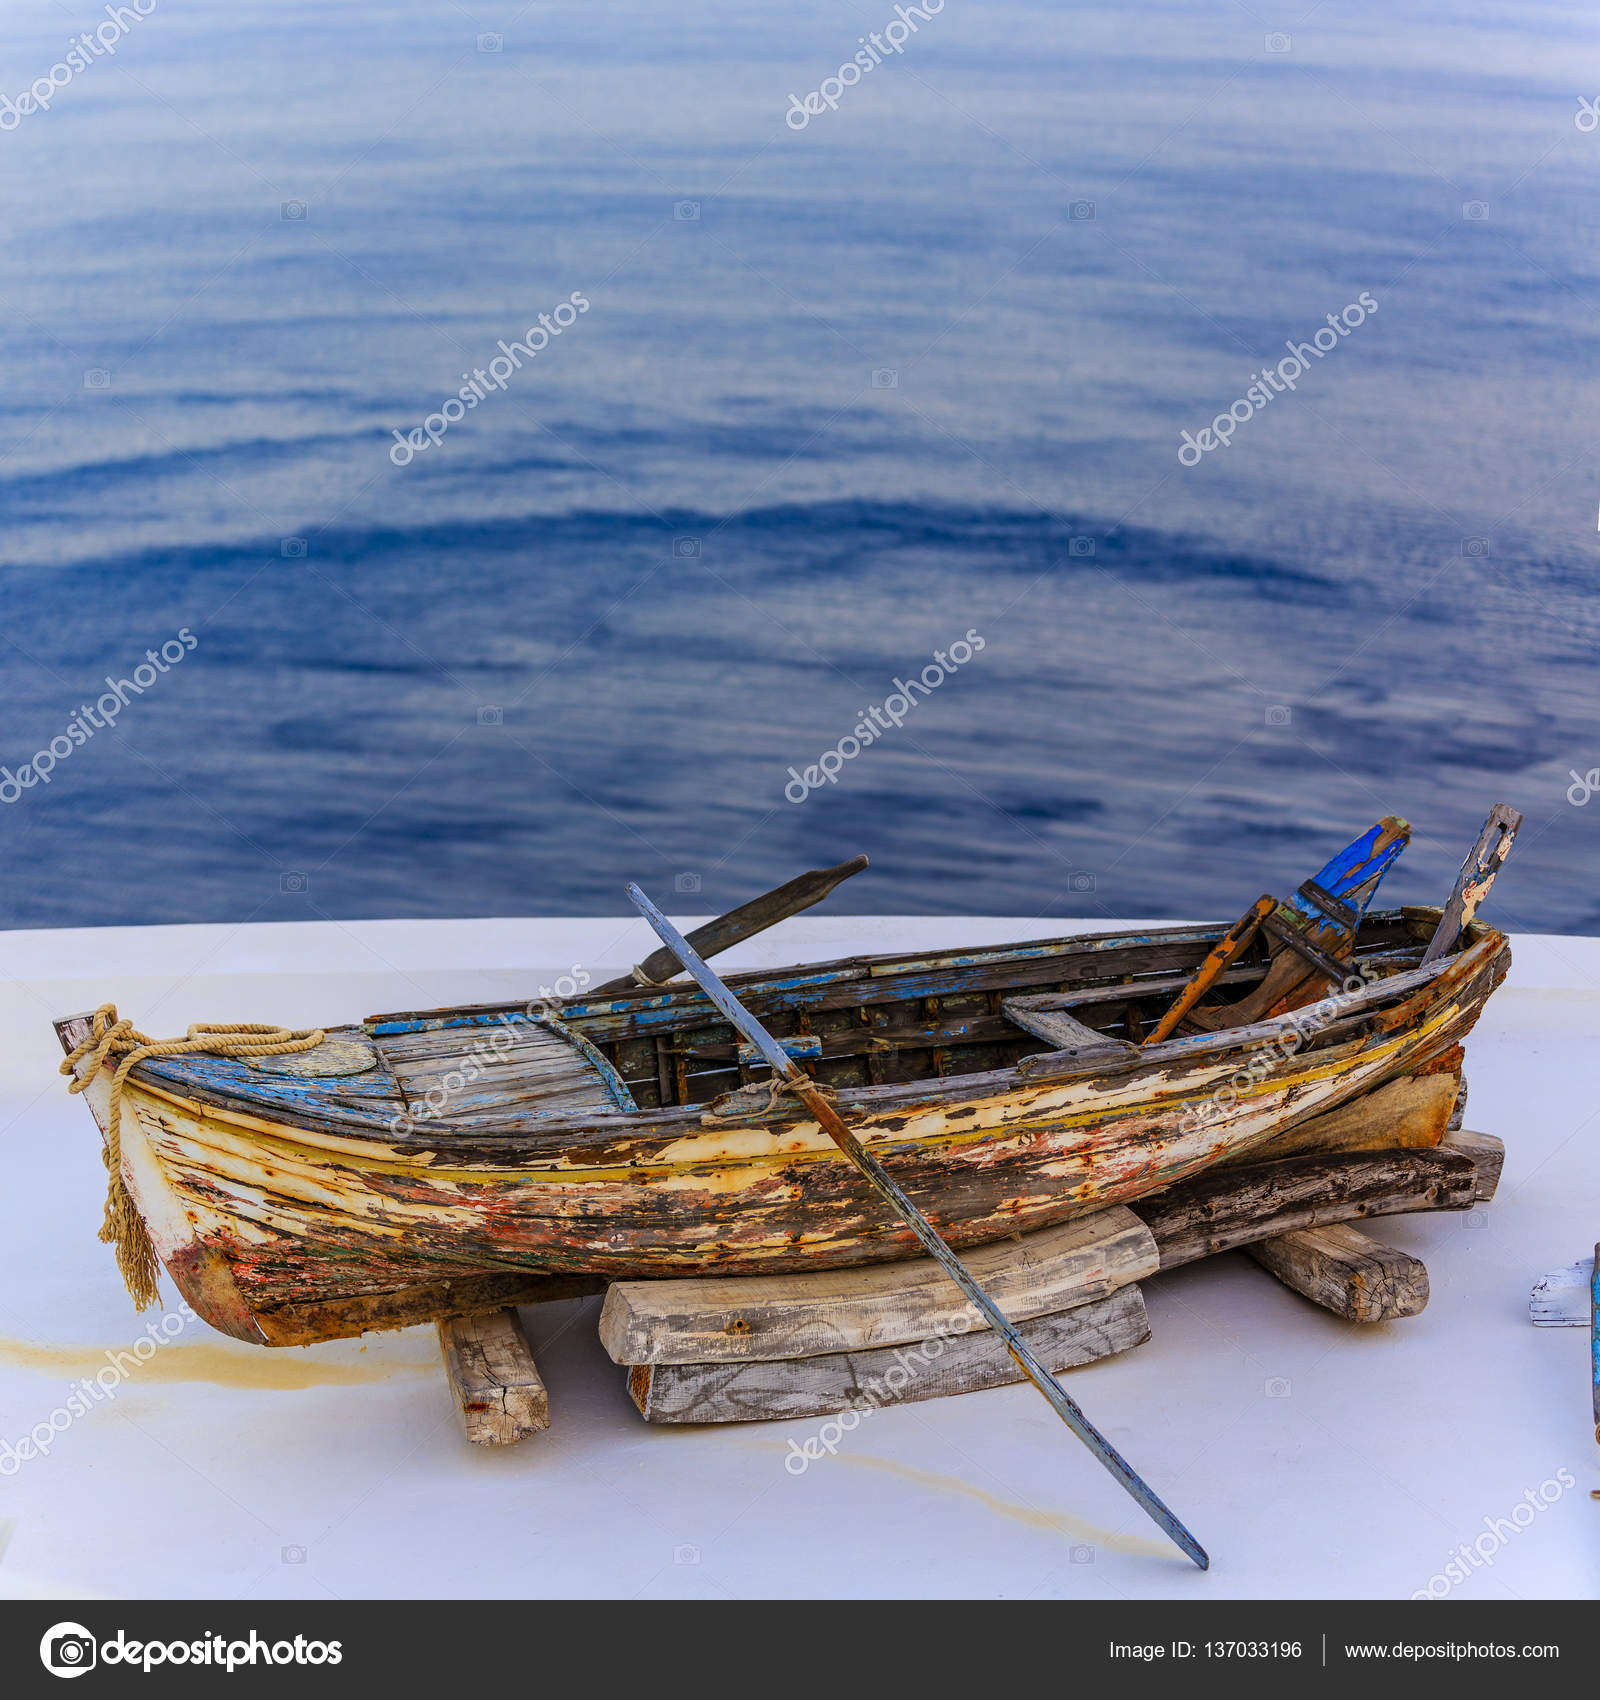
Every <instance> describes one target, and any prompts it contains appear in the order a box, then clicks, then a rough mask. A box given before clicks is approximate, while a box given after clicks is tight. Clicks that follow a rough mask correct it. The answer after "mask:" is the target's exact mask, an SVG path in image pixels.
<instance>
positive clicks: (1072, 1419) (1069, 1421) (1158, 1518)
mask: <svg viewBox="0 0 1600 1700" xmlns="http://www.w3.org/2000/svg"><path fill="white" fill-rule="evenodd" d="M628 897H629V899H630V900H631V902H632V903H633V905H634V907H635V908H636V909H637V910H638V911H639V913H640V914H641V915H643V916H644V918H645V919H646V920H647V921H648V922H649V923H650V925H651V926H652V927H653V928H654V929H655V931H656V935H657V937H658V938H660V940H661V942H662V943H663V944H665V945H666V946H667V947H668V948H669V949H670V950H671V951H672V953H673V955H675V956H676V957H677V959H678V960H679V962H681V963H682V964H683V966H684V968H685V969H686V970H687V971H688V972H689V973H690V974H692V975H693V976H694V978H695V980H696V981H698V982H699V985H700V988H701V990H702V991H703V992H704V993H705V994H706V996H707V997H708V998H710V999H711V1001H712V1003H714V1004H715V1005H716V1006H717V1008H718V1009H719V1010H721V1011H722V1013H723V1014H724V1015H725V1016H727V1018H728V1020H729V1021H730V1022H732V1023H733V1025H734V1026H735V1027H736V1028H737V1029H738V1030H739V1031H740V1032H741V1033H743V1034H744V1036H745V1038H747V1039H748V1040H749V1041H750V1043H751V1044H752V1045H754V1046H755V1048H756V1049H757V1050H758V1051H759V1052H760V1053H761V1055H762V1057H763V1058H764V1059H765V1060H766V1062H767V1063H768V1065H769V1066H770V1067H771V1069H772V1070H773V1072H774V1073H775V1074H778V1075H781V1076H782V1077H783V1078H784V1079H785V1080H787V1081H789V1082H790V1083H791V1085H793V1087H794V1088H795V1090H796V1091H797V1092H798V1093H799V1095H800V1096H801V1097H802V1098H803V1099H804V1100H805V1103H806V1106H807V1108H809V1109H810V1111H811V1113H812V1114H813V1115H814V1116H816V1118H817V1120H818V1121H819V1122H820V1123H821V1125H822V1128H823V1130H824V1132H826V1133H827V1135H828V1137H829V1138H830V1139H832V1140H833V1142H834V1143H835V1144H836V1145H837V1146H838V1147H839V1149H840V1150H841V1151H843V1152H844V1154H845V1156H847V1157H848V1158H849V1159H850V1161H851V1162H852V1163H854V1164H855V1166H856V1167H857V1168H858V1169H859V1170H860V1171H861V1173H862V1174H863V1175H864V1176H865V1177H866V1179H867V1183H868V1184H869V1185H870V1186H871V1187H872V1189H873V1191H874V1192H876V1193H877V1194H878V1196H879V1197H880V1198H882V1199H883V1200H884V1202H885V1203H886V1204H888V1205H889V1206H890V1207H891V1208H892V1209H893V1210H894V1211H895V1212H896V1213H897V1214H898V1215H899V1216H900V1217H901V1219H902V1220H903V1221H904V1222H905V1224H906V1226H907V1227H908V1228H910V1230H911V1231H912V1233H913V1234H915V1235H916V1237H917V1239H918V1241H919V1242H920V1243H921V1245H922V1247H923V1249H924V1250H925V1251H926V1252H927V1253H928V1255H929V1256H930V1257H932V1258H933V1259H934V1260H935V1261H936V1262H937V1263H938V1264H939V1267H940V1268H941V1269H943V1270H944V1272H945V1274H947V1275H948V1276H949V1277H950V1279H951V1280H952V1281H954V1282H955V1284H956V1286H957V1287H959V1288H960V1289H961V1291H962V1292H963V1293H964V1294H965V1295H966V1297H967V1299H968V1300H969V1301H970V1302H971V1304H972V1306H973V1308H974V1309H976V1310H977V1311H978V1312H979V1313H980V1314H981V1315H982V1316H983V1318H984V1320H985V1321H986V1322H987V1323H988V1324H989V1326H990V1327H991V1328H992V1329H993V1330H994V1331H995V1333H996V1334H997V1335H999V1337H1000V1338H1001V1340H1003V1341H1004V1342H1005V1346H1006V1350H1007V1351H1008V1352H1010V1354H1011V1356H1012V1358H1013V1359H1014V1360H1015V1361H1016V1363H1017V1366H1018V1367H1019V1368H1020V1369H1021V1370H1022V1372H1023V1374H1024V1375H1026V1376H1027V1378H1028V1379H1029V1380H1030V1381H1031V1382H1032V1383H1033V1384H1034V1386H1035V1387H1037V1388H1038V1389H1039V1391H1040V1392H1041V1393H1042V1394H1043V1395H1044V1396H1045V1398H1046V1399H1047V1400H1048V1401H1049V1403H1050V1406H1051V1408H1052V1409H1053V1410H1054V1411H1055V1413H1056V1415H1057V1416H1058V1417H1060V1418H1061V1420H1062V1422H1064V1423H1065V1424H1066V1425H1067V1427H1068V1428H1070V1429H1071V1430H1072V1432H1073V1433H1074V1434H1075V1435H1077V1437H1078V1438H1079V1439H1080V1440H1081V1441H1082V1442H1083V1443H1084V1445H1085V1446H1087V1447H1088V1448H1089V1450H1090V1451H1091V1452H1092V1453H1093V1454H1094V1455H1095V1457H1096V1458H1098V1459H1099V1460H1100V1462H1101V1463H1102V1464H1103V1465H1105V1467H1106V1469H1108V1470H1109V1471H1110V1472H1111V1474H1112V1475H1113V1476H1115V1477H1116V1479H1117V1480H1118V1481H1119V1482H1120V1483H1121V1484H1122V1486H1123V1487H1124V1488H1125V1489H1126V1490H1127V1492H1128V1493H1130V1494H1131V1495H1132V1496H1133V1498H1134V1499H1136V1500H1137V1501H1138V1502H1139V1504H1140V1505H1141V1506H1142V1507H1143V1508H1144V1510H1145V1511H1146V1512H1147V1513H1148V1514H1149V1516H1150V1517H1151V1518H1153V1519H1154V1521H1155V1522H1156V1523H1157V1524H1158V1525H1159V1526H1160V1528H1161V1529H1162V1530H1163V1531H1164V1532H1165V1533H1166V1534H1167V1535H1168V1537H1169V1538H1170V1539H1171V1540H1172V1541H1173V1542H1174V1543H1175V1544H1176V1545H1177V1546H1179V1547H1180V1548H1181V1549H1182V1550H1183V1551H1184V1552H1185V1553H1186V1554H1187V1555H1188V1556H1189V1557H1190V1558H1191V1559H1193V1560H1194V1562H1195V1563H1196V1564H1197V1565H1199V1567H1200V1568H1201V1569H1202V1570H1207V1569H1209V1568H1210V1565H1211V1560H1210V1559H1209V1558H1208V1557H1207V1556H1206V1551H1205V1548H1204V1547H1202V1546H1201V1545H1200V1543H1199V1542H1198V1541H1197V1540H1196V1539H1195V1538H1194V1536H1193V1535H1191V1534H1190V1533H1189V1531H1188V1530H1187V1529H1186V1528H1185V1527H1184V1526H1183V1524H1182V1523H1180V1522H1179V1521H1178V1519H1177V1517H1176V1516H1175V1515H1174V1514H1173V1512H1172V1511H1171V1510H1170V1509H1169V1508H1168V1507H1167V1506H1166V1505H1165V1504H1164V1503H1163V1502H1162V1501H1161V1499H1160V1498H1159V1497H1158V1496H1157V1495H1156V1494H1155V1492H1154V1491H1153V1490H1152V1489H1151V1488H1150V1487H1148V1486H1147V1485H1146V1484H1145V1482H1144V1481H1143V1480H1142V1479H1141V1478H1140V1476H1139V1475H1138V1473H1137V1472H1136V1471H1135V1470H1134V1469H1133V1467H1132V1465H1130V1464H1129V1463H1128V1461H1127V1460H1126V1459H1125V1458H1124V1457H1123V1456H1122V1454H1121V1453H1119V1452H1118V1451H1117V1449H1116V1448H1115V1447H1114V1446H1113V1445H1112V1444H1111V1442H1110V1441H1109V1440H1107V1439H1106V1438H1105V1436H1104V1435H1103V1434H1101V1433H1100V1431H1099V1430H1098V1429H1097V1428H1095V1426H1094V1424H1093V1423H1091V1422H1090V1421H1089V1419H1088V1418H1087V1417H1086V1416H1085V1415H1084V1414H1083V1412H1082V1411H1081V1410H1080V1409H1079V1407H1078V1405H1077V1404H1076V1403H1075V1402H1074V1401H1073V1400H1072V1399H1070V1398H1069V1397H1068V1396H1067V1394H1066V1393H1065V1392H1064V1391H1063V1390H1062V1388H1061V1384H1060V1383H1059V1382H1058V1381H1057V1380H1056V1378H1055V1377H1054V1376H1053V1375H1052V1374H1051V1373H1050V1371H1049V1370H1047V1369H1046V1368H1045V1367H1044V1365H1043V1364H1041V1363H1040V1362H1039V1360H1038V1359H1037V1358H1036V1357H1035V1356H1034V1355H1033V1353H1032V1352H1031V1351H1030V1350H1029V1348H1028V1346H1027V1344H1026V1343H1025V1342H1024V1340H1023V1338H1022V1336H1021V1335H1020V1334H1019V1333H1018V1332H1017V1330H1016V1328H1015V1327H1014V1326H1013V1325H1012V1323H1011V1320H1010V1318H1009V1317H1007V1316H1006V1314H1005V1312H1004V1311H1002V1310H1001V1309H1000V1307H999V1305H997V1304H996V1303H995V1302H994V1300H993V1299H992V1298H990V1297H989V1295H988V1294H987V1293H986V1292H985V1291H984V1290H983V1288H982V1287H981V1286H980V1285H979V1284H978V1282H977V1280H976V1279H975V1278H974V1276H973V1274H972V1271H971V1270H969V1269H968V1268H967V1266H966V1265H965V1264H964V1263H963V1262H962V1261H961V1259H960V1258H959V1257H957V1256H956V1254H955V1253H954V1252H953V1251H952V1250H951V1249H950V1247H949V1246H947V1245H946V1244H945V1242H944V1240H943V1239H941V1238H940V1236H939V1233H938V1230H937V1229H936V1228H935V1227H934V1226H933V1224H932V1223H931V1222H930V1221H929V1220H928V1219H927V1217H926V1216H924V1215H923V1213H922V1212H921V1211H920V1210H919V1209H918V1208H917V1206H916V1205H915V1204H913V1203H912V1202H911V1200H910V1199H909V1198H907V1197H906V1195H905V1193H904V1192H903V1191H901V1189H900V1186H899V1184H898V1183H897V1182H896V1181H895V1180H894V1179H893V1177H892V1176H891V1175H890V1174H889V1172H888V1171H887V1170H886V1169H885V1168H884V1167H883V1165H882V1164H881V1163H880V1162H879V1161H878V1160H877V1158H876V1157H874V1156H873V1155H872V1154H871V1153H870V1152H869V1151H868V1150H867V1149H866V1147H865V1146H864V1145H862V1143H861V1141H860V1140H859V1139H857V1138H856V1136H855V1135H854V1134H853V1133H852V1132H851V1131H850V1129H849V1128H848V1127H846V1126H845V1124H844V1122H843V1121H842V1120H841V1119H840V1117H839V1114H838V1112H837V1111H836V1110H835V1109H834V1108H833V1106H832V1105H831V1104H830V1103H829V1102H828V1100H827V1099H826V1098H825V1097H823V1095H822V1094H821V1092H819V1091H818V1089H817V1086H816V1083H815V1082H814V1081H813V1080H812V1079H811V1078H810V1076H809V1075H807V1074H805V1073H804V1072H803V1071H802V1070H801V1069H799V1068H798V1067H797V1066H796V1065H795V1063H794V1062H793V1061H792V1059H791V1058H790V1057H789V1056H788V1055H787V1054H786V1053H785V1052H784V1051H783V1049H782V1047H781V1046H779V1044H778V1043H777V1041H776V1040H775V1039H774V1038H773V1037H772V1035H771V1034H770V1033H768V1032H767V1030H766V1029H765V1028H764V1027H763V1026H762V1025H761V1023H760V1022H759V1021H757V1020H756V1018H755V1017H754V1016H753V1015H751V1014H750V1012H749V1011H748V1010H747V1009H746V1008H745V1007H744V1005H743V1004H741V1003H740V1002H739V1000H738V999H737V998H736V997H735V996H734V995H733V993H732V992H730V991H729V990H728V988H727V987H726V986H725V985H723V983H722V981H721V980H720V979H719V978H718V977H717V975H716V973H715V972H714V971H713V970H712V969H711V968H710V967H708V966H707V965H706V963H705V962H703V961H702V960H701V959H700V957H699V956H698V955H697V954H696V953H695V950H694V948H693V947H692V946H691V945H690V944H689V942H688V941H687V940H686V939H685V938H684V937H683V935H682V934H681V933H680V932H679V931H678V929H677V928H676V927H674V926H673V924H672V923H671V922H670V921H669V920H668V919H667V918H666V916H665V915H663V914H662V913H661V911H660V910H659V909H657V908H656V906H655V904H653V903H652V902H651V901H650V899H649V898H648V897H646V896H645V894H644V893H643V892H642V891H641V890H640V889H639V887H638V886H636V885H630V886H629V887H628Z"/></svg>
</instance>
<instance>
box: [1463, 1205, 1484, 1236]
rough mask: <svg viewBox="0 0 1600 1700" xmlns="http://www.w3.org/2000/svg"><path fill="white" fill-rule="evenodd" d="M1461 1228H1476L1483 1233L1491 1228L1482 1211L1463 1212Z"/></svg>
mask: <svg viewBox="0 0 1600 1700" xmlns="http://www.w3.org/2000/svg"><path fill="white" fill-rule="evenodd" d="M1461 1226H1462V1227H1463V1228H1474V1229H1476V1230H1477V1231H1478V1232H1479V1233H1481V1232H1482V1231H1483V1230H1484V1229H1485V1228H1487V1227H1488V1226H1489V1218H1488V1216H1487V1215H1486V1214H1485V1213H1484V1212H1483V1211H1482V1210H1466V1211H1463V1212H1462V1216H1461Z"/></svg>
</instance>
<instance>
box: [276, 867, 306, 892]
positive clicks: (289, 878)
mask: <svg viewBox="0 0 1600 1700" xmlns="http://www.w3.org/2000/svg"><path fill="white" fill-rule="evenodd" d="M310 884H311V881H310V880H308V879H307V878H306V876H305V875H304V874H302V873H299V872H297V871H296V870H294V869H293V868H291V869H290V870H289V872H288V873H286V874H279V875H278V890H279V891H281V892H282V893H283V894H284V895H285V896H286V897H295V896H297V895H298V894H299V893H301V892H303V891H305V890H306V889H307V887H309V886H310Z"/></svg>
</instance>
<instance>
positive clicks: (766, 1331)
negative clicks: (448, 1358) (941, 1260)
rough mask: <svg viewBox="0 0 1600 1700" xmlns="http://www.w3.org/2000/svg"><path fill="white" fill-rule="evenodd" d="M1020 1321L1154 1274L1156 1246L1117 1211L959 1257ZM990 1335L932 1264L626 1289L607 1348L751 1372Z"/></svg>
mask: <svg viewBox="0 0 1600 1700" xmlns="http://www.w3.org/2000/svg"><path fill="white" fill-rule="evenodd" d="M961 1261H962V1262H963V1263H965V1264H966V1266H967V1268H968V1269H970V1270H971V1271H972V1273H973V1274H974V1275H975V1276H976V1277H977V1279H978V1280H979V1281H980V1282H981V1283H982V1284H983V1285H984V1286H985V1287H986V1288H987V1289H988V1291H989V1294H990V1296H991V1297H992V1298H993V1299H994V1300H995V1302H996V1303H997V1304H998V1305H999V1306H1000V1307H1001V1309H1002V1310H1003V1311H1004V1312H1005V1313H1006V1315H1007V1316H1008V1317H1010V1318H1011V1319H1012V1320H1013V1321H1020V1320H1021V1319H1022V1318H1024V1317H1032V1316H1043V1315H1046V1314H1048V1313H1051V1312H1054V1311H1062V1310H1068V1309H1071V1308H1072V1307H1074V1306H1076V1305H1079V1304H1083V1303H1085V1302H1087V1301H1088V1300H1091V1299H1096V1298H1101V1297H1103V1296H1104V1295H1105V1294H1107V1293H1110V1292H1113V1291H1115V1290H1116V1289H1117V1288H1119V1287H1125V1286H1129V1285H1131V1284H1132V1283H1133V1282H1135V1281H1138V1280H1140V1279H1141V1278H1142V1277H1144V1276H1146V1275H1152V1274H1154V1273H1155V1271H1156V1269H1157V1267H1158V1266H1159V1256H1158V1253H1157V1251H1156V1244H1155V1241H1154V1240H1153V1239H1152V1238H1151V1236H1150V1232H1149V1230H1148V1229H1147V1228H1146V1227H1145V1226H1144V1224H1143V1223H1142V1222H1140V1221H1139V1219H1138V1218H1137V1217H1136V1216H1134V1215H1132V1214H1131V1213H1130V1212H1129V1211H1127V1210H1125V1209H1123V1208H1122V1206H1120V1205H1112V1206H1111V1208H1110V1209H1107V1210H1096V1211H1095V1212H1093V1214H1091V1215H1088V1216H1080V1217H1078V1218H1076V1219H1075V1220H1074V1221H1071V1222H1068V1223H1066V1224H1065V1225H1064V1226H1062V1227H1059V1228H1044V1229H1041V1230H1039V1231H1038V1232H1036V1233H1031V1234H1025V1235H1018V1236H1017V1237H1016V1238H1015V1239H1010V1240H1002V1241H1000V1242H999V1243H998V1244H995V1245H987V1246H980V1247H978V1248H977V1249H976V1250H974V1251H969V1252H966V1253H965V1254H963V1256H962V1260H961ZM956 1316H961V1317H963V1318H964V1320H965V1321H966V1322H967V1323H968V1324H969V1325H970V1326H971V1327H973V1328H974V1329H976V1328H978V1327H980V1326H982V1324H980V1322H979V1321H978V1315H977V1312H976V1311H975V1310H973V1309H972V1307H971V1306H970V1305H968V1304H966V1303H965V1302H964V1301H963V1300H962V1298H961V1295H960V1294H959V1293H958V1292H957V1291H956V1289H955V1287H954V1285H953V1284H952V1283H951V1281H950V1279H949V1277H948V1276H946V1275H945V1274H944V1272H943V1271H942V1270H941V1269H940V1268H939V1266H938V1265H937V1264H936V1263H935V1262H934V1261H933V1259H932V1258H917V1259H915V1260H914V1261H912V1262H907V1263H890V1264H876V1265H874V1266H872V1267H870V1268H866V1269H840V1270H827V1271H819V1272H818V1273H817V1274H815V1275H756V1276H745V1277H740V1276H713V1277H708V1278H703V1279H691V1280H681V1281H676V1280H666V1281H619V1282H617V1283H616V1284H615V1285H614V1286H613V1287H612V1288H611V1289H610V1291H609V1292H607V1294H606V1302H605V1305H604V1307H603V1308H602V1310H601V1312H600V1339H601V1342H602V1343H603V1344H604V1346H605V1348H606V1350H607V1352H609V1353H610V1354H611V1357H612V1359H613V1360H614V1361H615V1362H616V1363H619V1364H664V1363H695V1364H706V1363H723V1362H725V1363H735V1362H736V1363H746V1362H749V1361H751V1360H753V1359H775V1358H803V1357H815V1356H819V1355H821V1354H824V1353H838V1352H857V1351H864V1350H869V1349H871V1348H874V1347H880V1346H892V1345H900V1344H903V1343H904V1342H906V1341H914V1340H925V1339H927V1338H929V1337H930V1336H931V1335H932V1334H934V1333H935V1332H936V1331H937V1330H938V1329H939V1328H940V1327H941V1325H943V1326H946V1327H948V1326H949V1324H950V1321H951V1319H952V1318H953V1317H956Z"/></svg>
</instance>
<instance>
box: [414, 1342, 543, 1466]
mask: <svg viewBox="0 0 1600 1700" xmlns="http://www.w3.org/2000/svg"><path fill="white" fill-rule="evenodd" d="M439 1347H440V1350H441V1351H442V1352H443V1353H444V1367H445V1372H446V1374H448V1376H449V1377H450V1389H451V1391H452V1392H453V1393H454V1394H455V1396H456V1403H457V1404H458V1405H459V1406H460V1407H461V1420H462V1423H463V1425H464V1426H465V1428H466V1431H467V1439H468V1440H470V1441H471V1442H472V1444H473V1445H474V1446H512V1445H514V1444H515V1443H516V1442H517V1441H519V1440H523V1439H526V1438H527V1436H528V1435H530V1434H537V1433H538V1431H539V1430H540V1429H545V1428H549V1426H550V1396H549V1394H548V1393H547V1392H546V1391H545V1385H544V1382H543V1381H542V1380H541V1379H540V1376H539V1367H538V1365H537V1364H535V1363H534V1361H533V1351H532V1348H531V1347H530V1346H529V1345H528V1336H527V1334H526V1333H524V1331H523V1327H522V1318H521V1317H519V1316H518V1315H517V1313H516V1311H514V1310H490V1311H480V1312H479V1313H478V1314H477V1315H476V1316H460V1317H456V1318H455V1319H454V1320H452V1321H449V1322H441V1323H440V1324H439Z"/></svg>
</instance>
